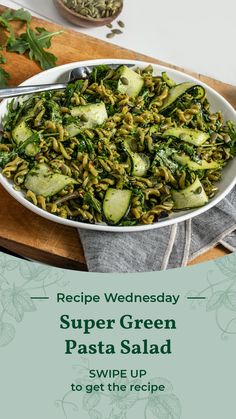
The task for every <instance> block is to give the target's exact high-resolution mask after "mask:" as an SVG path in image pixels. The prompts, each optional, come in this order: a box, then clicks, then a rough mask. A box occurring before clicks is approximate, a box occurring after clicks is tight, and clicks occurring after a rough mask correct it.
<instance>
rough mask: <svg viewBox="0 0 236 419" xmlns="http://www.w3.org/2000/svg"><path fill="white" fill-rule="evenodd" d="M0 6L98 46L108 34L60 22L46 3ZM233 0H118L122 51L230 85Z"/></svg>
mask: <svg viewBox="0 0 236 419" xmlns="http://www.w3.org/2000/svg"><path fill="white" fill-rule="evenodd" d="M0 3H2V4H4V5H6V6H9V7H12V8H18V7H20V6H22V7H25V8H26V9H28V10H29V11H31V13H32V12H33V14H35V15H38V16H41V17H43V18H45V19H48V20H52V21H56V22H58V23H60V24H63V25H65V26H67V27H70V28H72V29H75V30H78V31H81V32H83V33H87V34H89V35H91V36H95V37H97V38H100V39H102V40H107V39H106V34H107V32H108V28H106V27H102V28H93V29H82V28H78V27H75V26H74V25H71V24H70V23H68V22H67V21H65V20H64V19H63V18H61V16H60V15H59V14H58V12H57V11H56V9H55V7H54V4H53V1H52V0H41V1H40V0H17V1H12V0H0ZM235 16H236V2H235V0H224V1H222V0H198V1H195V2H193V1H189V0H172V1H171V0H169V1H161V0H124V10H123V12H122V15H121V16H120V19H122V20H123V21H124V22H125V24H126V27H125V30H124V33H123V34H122V35H119V36H116V37H115V38H113V39H112V42H113V43H116V44H118V45H120V46H122V47H126V48H129V49H133V50H136V51H138V52H141V53H144V54H147V55H150V56H153V57H156V58H159V59H161V60H163V61H166V62H169V63H173V64H176V65H178V66H181V67H185V68H188V69H190V70H193V71H196V72H199V73H202V74H205V75H208V76H211V77H214V78H216V79H219V80H222V81H224V82H226V83H231V84H234V85H236V58H235V45H234V44H235V40H236V24H235Z"/></svg>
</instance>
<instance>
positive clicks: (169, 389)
mask: <svg viewBox="0 0 236 419" xmlns="http://www.w3.org/2000/svg"><path fill="white" fill-rule="evenodd" d="M195 295H196V294H195ZM150 383H151V384H155V385H157V386H158V387H159V386H160V385H163V386H165V393H172V392H173V385H172V384H171V383H170V381H168V380H167V379H166V378H162V377H154V378H152V379H151V380H150ZM154 395H155V394H154Z"/></svg>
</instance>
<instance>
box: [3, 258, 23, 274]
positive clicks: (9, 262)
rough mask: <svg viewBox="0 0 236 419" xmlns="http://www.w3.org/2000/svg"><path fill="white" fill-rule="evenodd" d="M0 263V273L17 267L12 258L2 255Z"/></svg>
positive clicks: (17, 263)
mask: <svg viewBox="0 0 236 419" xmlns="http://www.w3.org/2000/svg"><path fill="white" fill-rule="evenodd" d="M0 261H1V262H0V272H2V273H3V272H5V270H6V271H13V270H14V269H16V268H17V266H18V265H19V261H18V260H14V258H12V257H10V256H6V255H4V254H2V255H1V257H0Z"/></svg>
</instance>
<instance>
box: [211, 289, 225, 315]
mask: <svg viewBox="0 0 236 419" xmlns="http://www.w3.org/2000/svg"><path fill="white" fill-rule="evenodd" d="M224 296H225V292H224V291H216V292H214V294H212V296H211V297H210V298H209V300H208V302H207V305H206V311H214V310H217V309H218V308H220V307H221V306H222V304H223V303H224Z"/></svg>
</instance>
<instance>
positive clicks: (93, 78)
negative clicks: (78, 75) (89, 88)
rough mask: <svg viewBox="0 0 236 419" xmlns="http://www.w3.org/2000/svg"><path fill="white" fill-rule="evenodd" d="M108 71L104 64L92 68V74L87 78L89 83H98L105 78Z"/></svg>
mask: <svg viewBox="0 0 236 419" xmlns="http://www.w3.org/2000/svg"><path fill="white" fill-rule="evenodd" d="M109 70H110V68H109V66H108V65H106V64H101V65H98V66H96V67H94V68H93V71H92V73H91V74H90V76H89V81H90V82H91V83H99V81H100V80H102V79H103V78H104V77H105V76H106V74H107V72H108V71H109Z"/></svg>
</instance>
